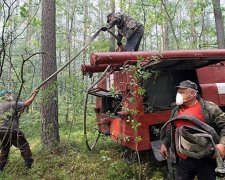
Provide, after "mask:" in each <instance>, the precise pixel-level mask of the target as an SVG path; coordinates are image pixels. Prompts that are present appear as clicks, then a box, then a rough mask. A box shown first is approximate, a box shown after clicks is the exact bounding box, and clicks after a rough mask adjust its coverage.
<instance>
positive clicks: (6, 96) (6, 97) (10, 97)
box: [0, 90, 13, 101]
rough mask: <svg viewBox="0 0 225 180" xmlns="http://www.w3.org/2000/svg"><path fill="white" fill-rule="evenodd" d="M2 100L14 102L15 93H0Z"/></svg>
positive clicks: (3, 91)
mask: <svg viewBox="0 0 225 180" xmlns="http://www.w3.org/2000/svg"><path fill="white" fill-rule="evenodd" d="M0 98H1V99H2V100H4V101H13V93H12V92H10V91H8V90H2V91H0Z"/></svg>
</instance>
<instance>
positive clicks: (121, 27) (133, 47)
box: [101, 12, 144, 51]
mask: <svg viewBox="0 0 225 180" xmlns="http://www.w3.org/2000/svg"><path fill="white" fill-rule="evenodd" d="M107 23H108V25H107V26H106V27H102V28H101V30H102V31H106V30H107V29H111V28H112V27H113V26H115V25H116V26H117V28H118V34H117V36H118V39H117V45H118V46H121V45H122V42H121V41H122V38H123V37H126V39H127V43H126V46H125V50H126V51H138V48H139V45H140V42H141V38H142V36H143V33H144V28H143V25H142V24H141V23H140V22H138V21H136V20H135V19H133V18H132V17H131V16H129V15H126V14H123V13H120V12H118V13H110V14H108V16H107Z"/></svg>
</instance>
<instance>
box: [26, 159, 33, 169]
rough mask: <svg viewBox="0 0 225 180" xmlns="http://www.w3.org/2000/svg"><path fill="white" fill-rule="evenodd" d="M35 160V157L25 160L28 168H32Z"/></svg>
mask: <svg viewBox="0 0 225 180" xmlns="http://www.w3.org/2000/svg"><path fill="white" fill-rule="evenodd" d="M33 162H34V160H33V159H28V160H25V166H26V168H27V169H31V166H32V164H33Z"/></svg>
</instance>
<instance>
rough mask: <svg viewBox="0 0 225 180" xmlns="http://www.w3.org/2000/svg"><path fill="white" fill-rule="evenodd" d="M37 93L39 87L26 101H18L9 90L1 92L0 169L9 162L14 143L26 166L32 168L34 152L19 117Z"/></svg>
mask: <svg viewBox="0 0 225 180" xmlns="http://www.w3.org/2000/svg"><path fill="white" fill-rule="evenodd" d="M37 93H38V89H35V90H34V91H33V93H32V95H31V97H30V98H28V99H27V100H26V101H24V102H18V103H16V102H15V101H14V100H13V93H12V92H10V91H7V90H3V91H1V92H0V98H1V102H0V121H1V124H0V140H1V154H0V171H3V169H4V167H5V165H6V163H7V160H8V156H9V151H10V149H11V146H12V145H14V146H15V147H17V148H18V149H19V150H20V152H21V156H22V157H23V159H24V161H25V166H26V168H28V169H30V168H31V165H32V163H33V158H32V153H31V150H30V146H29V144H28V142H27V140H26V138H25V136H24V134H23V132H22V131H21V130H20V129H19V118H20V114H21V113H22V112H23V111H24V108H26V107H28V106H29V105H31V103H32V102H33V100H34V98H35V97H36V95H37Z"/></svg>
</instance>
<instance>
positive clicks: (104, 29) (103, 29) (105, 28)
mask: <svg viewBox="0 0 225 180" xmlns="http://www.w3.org/2000/svg"><path fill="white" fill-rule="evenodd" d="M107 29H108V28H107V27H102V28H101V29H100V30H101V31H107Z"/></svg>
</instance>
